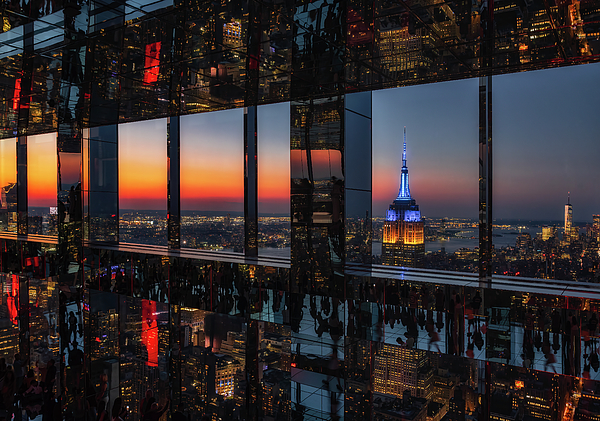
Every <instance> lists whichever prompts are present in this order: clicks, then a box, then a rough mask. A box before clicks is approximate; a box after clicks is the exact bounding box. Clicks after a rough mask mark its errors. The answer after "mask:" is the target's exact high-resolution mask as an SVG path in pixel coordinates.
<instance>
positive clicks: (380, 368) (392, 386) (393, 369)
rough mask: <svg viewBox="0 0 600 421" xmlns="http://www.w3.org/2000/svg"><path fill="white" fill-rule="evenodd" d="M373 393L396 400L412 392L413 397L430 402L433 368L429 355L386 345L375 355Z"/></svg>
mask: <svg viewBox="0 0 600 421" xmlns="http://www.w3.org/2000/svg"><path fill="white" fill-rule="evenodd" d="M373 375H374V380H373V383H374V390H375V392H376V393H383V394H386V395H392V396H396V397H402V396H403V394H404V391H409V392H410V394H411V395H412V396H413V397H416V398H425V399H427V400H430V399H431V394H432V384H433V369H432V367H431V364H430V361H429V356H428V354H427V352H425V351H422V350H411V349H407V348H402V347H399V346H397V345H388V344H384V345H383V346H382V347H381V349H380V350H379V352H378V353H377V354H376V355H375V364H374V373H373Z"/></svg>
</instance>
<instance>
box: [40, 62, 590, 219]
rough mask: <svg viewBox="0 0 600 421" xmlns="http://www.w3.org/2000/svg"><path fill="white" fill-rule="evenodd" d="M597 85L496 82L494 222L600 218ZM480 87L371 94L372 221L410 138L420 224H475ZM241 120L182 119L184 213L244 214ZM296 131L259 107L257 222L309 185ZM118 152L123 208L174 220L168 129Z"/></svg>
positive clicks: (579, 80)
mask: <svg viewBox="0 0 600 421" xmlns="http://www.w3.org/2000/svg"><path fill="white" fill-rule="evenodd" d="M599 76H600V64H591V65H584V66H573V67H567V68H561V69H552V70H542V71H535V72H525V73H516V74H511V75H502V76H497V77H494V79H493V92H494V95H493V98H494V102H493V116H494V122H493V128H494V131H493V145H494V151H493V152H494V186H493V188H494V190H493V191H494V217H495V218H520V219H542V220H561V219H562V217H563V216H562V214H563V206H564V203H565V202H566V199H567V192H569V191H570V192H571V202H572V204H573V208H574V219H575V221H588V220H591V215H592V213H599V212H600V194H598V193H599V189H598V187H597V185H598V183H597V180H598V179H600V166H599V165H598V158H599V157H600V141H599V140H600V139H598V137H599V133H600V118H598V117H597V109H598V108H597V105H596V104H595V103H594V102H593V101H595V100H596V99H597V98H599V97H600V83H597V82H598V80H599V79H598V78H599ZM478 86H479V80H478V79H467V80H461V81H454V82H444V83H435V84H427V85H420V86H410V87H403V88H397V89H387V90H382V91H375V92H373V120H372V121H373V215H375V216H381V217H383V216H384V215H385V211H386V209H387V207H388V206H389V204H390V203H391V202H392V201H393V200H394V198H395V197H396V195H397V194H398V184H399V174H400V169H401V165H402V162H401V153H402V152H401V151H402V141H403V137H402V132H403V128H404V126H406V132H407V158H408V168H409V174H410V187H411V193H412V196H413V197H414V198H415V199H416V200H417V203H418V204H419V205H420V208H421V212H422V214H423V215H425V216H429V217H452V216H457V217H471V218H476V217H477V212H478V176H479V174H478V159H479V155H478V136H479V135H478ZM243 112H244V111H243V109H241V108H240V109H234V110H226V111H218V112H213V113H204V114H194V115H188V116H183V117H182V118H181V205H182V210H196V211H242V210H243V194H244V186H243V181H244V179H243V167H244V166H243V159H244V155H243V153H244V151H243ZM289 124H290V110H289V104H288V103H285V104H273V105H265V106H261V107H259V115H258V137H259V146H258V160H259V174H258V181H259V212H260V213H261V214H270V213H283V214H288V213H289V186H290V172H291V174H292V175H293V176H304V175H302V174H305V173H306V174H305V175H307V168H306V156H305V154H301V153H299V152H295V151H292V152H290V142H289V136H290V134H289ZM32 138H34V137H32ZM48 139H49V138H48ZM119 142H120V146H119V186H120V207H121V208H122V209H126V208H137V209H166V180H167V178H166V120H165V119H160V120H153V121H146V122H139V123H129V124H122V125H120V126H119ZM33 150H35V148H32V151H33ZM32 153H33V152H32ZM312 160H313V172H314V175H315V177H316V178H317V179H324V178H330V177H331V176H332V175H335V176H337V177H341V175H342V174H341V164H340V162H341V155H340V153H339V152H336V151H315V152H313V154H312ZM48 165H50V166H52V165H55V163H54V164H52V163H48ZM32 168H34V167H32ZM35 168H37V167H35ZM41 169H42V166H40V167H39V168H37V170H36V172H37V173H39V172H41ZM32 176H33V175H32ZM42 179H43V180H41V181H40V182H39V183H33V184H32V185H35V186H37V188H38V190H39V191H40V192H41V191H43V188H42V187H41V186H46V185H48V184H49V183H50V181H49V179H48V178H47V177H45V176H44V177H42ZM32 197H33V196H32ZM36 197H37V196H36ZM40 197H41V196H40ZM48 199H49V196H48ZM40 200H41V199H40Z"/></svg>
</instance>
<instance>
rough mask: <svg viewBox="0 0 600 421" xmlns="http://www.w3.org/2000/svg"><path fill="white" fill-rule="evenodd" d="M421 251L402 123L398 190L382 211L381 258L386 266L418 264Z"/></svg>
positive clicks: (421, 228)
mask: <svg viewBox="0 0 600 421" xmlns="http://www.w3.org/2000/svg"><path fill="white" fill-rule="evenodd" d="M424 255H425V236H424V225H423V220H422V219H421V212H420V211H419V205H417V201H416V200H415V199H413V198H412V196H411V195H410V186H409V182H408V167H407V166H406V127H405V128H404V149H403V152H402V172H401V173H400V190H399V192H398V197H396V199H395V200H394V201H393V202H392V204H391V205H390V207H389V209H388V211H387V213H386V217H385V224H384V226H383V245H382V252H381V261H382V263H383V264H384V265H390V266H406V267H422V266H423V259H424Z"/></svg>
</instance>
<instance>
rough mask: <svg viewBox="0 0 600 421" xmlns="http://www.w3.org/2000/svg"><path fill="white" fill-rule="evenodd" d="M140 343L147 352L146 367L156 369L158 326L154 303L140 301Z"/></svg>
mask: <svg viewBox="0 0 600 421" xmlns="http://www.w3.org/2000/svg"><path fill="white" fill-rule="evenodd" d="M142 343H143V344H144V345H145V346H146V349H147V350H148V365H149V366H150V367H158V324H157V323H156V302H155V301H150V300H142Z"/></svg>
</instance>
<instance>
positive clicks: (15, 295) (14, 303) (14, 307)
mask: <svg viewBox="0 0 600 421" xmlns="http://www.w3.org/2000/svg"><path fill="white" fill-rule="evenodd" d="M6 305H7V306H8V316H9V318H10V321H11V322H12V324H14V325H15V326H16V325H18V324H19V320H18V316H19V310H18V306H19V277H18V276H17V275H13V276H12V288H11V292H10V295H9V296H8V298H7V300H6Z"/></svg>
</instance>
